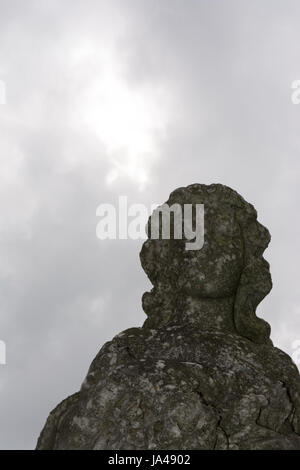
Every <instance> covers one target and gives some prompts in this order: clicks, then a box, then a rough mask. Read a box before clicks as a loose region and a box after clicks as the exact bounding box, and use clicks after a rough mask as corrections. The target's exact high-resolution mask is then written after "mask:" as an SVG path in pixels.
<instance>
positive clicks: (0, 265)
mask: <svg viewBox="0 0 300 470" xmlns="http://www.w3.org/2000/svg"><path fill="white" fill-rule="evenodd" d="M299 17H300V3H299V1H297V0H295V1H292V0H280V1H279V0H235V1H233V0H214V1H211V0H186V1H184V0H59V1H57V0H51V1H49V0H27V1H26V2H25V1H24V0H7V1H6V0H0V80H2V81H3V82H4V83H5V85H6V104H1V105H0V162H1V167H0V305H1V310H0V311H1V314H0V340H3V341H5V343H6V346H7V364H6V365H1V366H0V416H1V419H0V448H1V449H32V448H34V446H35V444H36V440H37V438H38V435H39V433H40V431H41V429H42V427H43V425H44V422H45V420H46V418H47V416H48V413H49V412H50V410H51V409H52V408H53V407H54V406H56V405H57V404H58V403H59V402H60V401H61V400H62V399H63V398H65V397H66V396H68V395H70V394H71V393H73V392H75V391H77V390H78V389H79V387H80V385H81V382H82V381H83V379H84V377H85V375H86V373H87V370H88V367H89V364H90V363H91V361H92V359H93V357H94V356H95V355H96V353H97V352H98V350H99V349H100V347H101V346H102V345H103V343H104V342H106V341H108V340H110V339H111V338H112V337H113V336H114V335H115V334H117V333H118V332H120V331H121V330H124V329H126V328H128V327H131V326H141V325H142V323H143V321H144V319H145V314H144V313H143V311H142V308H141V300H140V299H141V296H142V294H143V292H144V291H145V290H147V289H149V288H150V283H149V281H148V280H147V278H146V275H145V274H144V272H143V270H142V268H141V266H140V263H139V256H138V255H139V251H140V248H141V244H142V241H132V240H121V241H113V240H112V241H107V240H106V241H100V240H99V239H97V237H96V225H97V218H96V208H97V206H98V205H99V204H100V203H116V202H117V200H118V196H119V195H127V196H128V198H129V203H144V204H146V205H147V206H150V204H152V203H162V202H164V201H165V200H167V198H168V195H169V193H170V192H171V191H172V190H173V189H175V188H176V187H178V186H185V185H187V184H191V183H205V184H209V183H213V182H217V183H223V184H226V185H229V186H231V187H232V188H234V189H236V190H237V191H238V192H239V193H240V194H242V196H243V197H244V198H245V199H246V200H247V201H249V202H251V203H253V204H254V205H255V207H256V209H257V211H258V214H259V220H260V221H261V222H262V223H263V224H264V225H266V226H267V227H268V228H269V230H270V232H271V234H272V242H271V245H270V247H269V248H268V250H267V251H266V253H265V256H266V258H267V260H268V261H269V262H270V264H271V272H272V277H273V284H274V287H273V290H272V292H271V294H270V295H269V296H268V297H267V298H266V299H265V300H264V301H263V302H262V304H261V305H260V307H259V315H260V316H262V317H263V318H265V319H266V320H267V321H269V322H270V324H271V326H272V339H273V342H274V343H275V345H276V346H278V347H280V348H281V349H283V350H284V351H286V352H288V353H289V354H292V353H293V351H294V349H293V342H294V341H296V340H300V325H299V315H300V289H299V265H300V256H299V253H300V250H299V247H298V243H299V238H300V219H299V192H300V190H299V169H300V162H299V158H300V154H299V150H300V133H299V123H300V105H298V106H297V105H294V104H292V102H291V84H292V81H293V80H297V79H300V62H299V57H300V28H299ZM299 356H300V355H299ZM299 359H300V357H299Z"/></svg>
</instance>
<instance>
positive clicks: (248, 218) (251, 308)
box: [140, 184, 272, 343]
mask: <svg viewBox="0 0 300 470" xmlns="http://www.w3.org/2000/svg"><path fill="white" fill-rule="evenodd" d="M174 203H179V204H181V205H182V204H195V203H204V204H208V205H210V206H212V207H213V208H214V210H215V211H220V212H222V210H224V209H226V210H227V211H228V209H229V210H231V211H232V210H233V211H234V215H235V219H236V221H237V222H238V224H239V226H240V231H241V234H242V241H243V248H244V253H243V259H244V263H243V269H242V274H241V276H240V280H239V284H238V286H237V290H236V294H235V302H234V309H233V319H234V325H235V328H236V331H237V333H238V334H240V335H241V336H244V337H246V338H248V339H250V340H252V341H253V342H256V343H269V342H270V325H269V324H268V323H267V322H265V321H264V320H262V319H260V318H258V317H257V316H256V313H255V312H256V308H257V306H258V304H259V303H260V302H261V301H262V299H263V298H264V297H265V296H266V295H267V294H268V293H269V292H270V290H271V288H272V281H271V275H270V271H269V264H268V262H267V261H266V260H265V259H264V258H263V252H264V251H265V249H266V248H267V246H268V244H269V242H270V239H271V237H270V234H269V231H268V230H267V229H266V228H265V227H263V226H262V225H261V224H260V223H259V222H258V221H257V212H256V210H255V208H254V207H253V206H252V205H251V204H249V203H248V202H246V201H245V200H244V199H243V198H242V197H241V196H240V195H239V194H238V193H237V192H236V191H234V190H232V189H231V188H229V187H227V186H224V185H221V184H212V185H208V186H207V185H202V184H192V185H190V186H187V187H186V188H179V189H176V190H175V191H173V192H172V193H171V194H170V197H169V199H168V201H167V204H168V205H170V206H171V205H172V204H174ZM149 223H150V219H149ZM182 255H183V243H182V240H174V239H171V240H161V239H160V240H154V239H148V240H147V241H146V242H145V243H144V244H143V247H142V250H141V253H140V259H141V263H142V266H143V269H144V270H145V272H146V274H147V275H148V277H149V279H150V281H151V282H152V284H153V286H154V287H153V289H152V290H151V292H150V293H149V292H146V293H145V294H144V296H143V309H144V311H145V313H146V314H147V316H148V318H147V320H146V321H145V324H144V326H145V327H151V328H152V327H153V328H155V327H159V326H163V325H166V324H167V323H169V322H170V320H171V319H172V317H173V313H174V311H175V310H176V309H177V308H178V305H179V304H180V297H181V293H180V292H178V289H177V288H176V277H178V272H179V269H180V257H181V256H182ZM174 260H175V261H176V262H174Z"/></svg>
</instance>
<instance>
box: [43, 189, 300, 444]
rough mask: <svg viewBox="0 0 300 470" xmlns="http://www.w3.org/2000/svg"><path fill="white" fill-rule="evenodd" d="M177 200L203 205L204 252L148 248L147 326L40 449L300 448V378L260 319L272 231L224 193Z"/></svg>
mask: <svg viewBox="0 0 300 470" xmlns="http://www.w3.org/2000/svg"><path fill="white" fill-rule="evenodd" d="M174 203H178V204H180V205H183V204H198V203H201V204H204V208H205V237H204V246H203V247H202V249H201V250H190V251H188V250H185V240H184V239H181V240H180V239H174V237H171V239H169V240H164V239H157V240H154V239H150V238H149V239H148V240H147V241H146V242H145V243H144V245H143V247H142V250H141V253H140V258H141V262H142V266H143V268H144V270H145V271H146V273H147V275H148V277H149V279H150V281H151V282H152V284H153V289H152V290H151V292H147V293H145V294H144V295H143V309H144V311H145V313H146V314H147V319H146V320H145V322H144V324H143V326H142V327H140V328H130V329H128V330H125V331H123V332H122V333H120V334H118V335H117V336H115V337H114V338H113V339H112V341H110V342H108V343H106V344H105V345H104V346H103V347H102V349H101V350H100V352H99V353H98V355H97V356H96V358H95V359H94V361H93V362H92V364H91V366H90V369H89V371H88V374H87V377H86V379H85V381H84V383H83V385H82V387H81V390H80V391H79V392H78V393H75V394H74V395H72V396H71V397H69V398H67V399H66V400H64V401H63V402H62V403H61V404H59V405H58V406H57V407H56V408H55V409H54V410H53V411H52V412H51V413H50V416H49V418H48V420H47V423H46V425H45V427H44V429H43V431H42V433H41V435H40V438H39V440H38V444H37V449H112V450H114V449H118V450H121V449H178V450H192V449H300V376H299V372H298V370H297V368H296V366H295V364H294V363H293V362H292V360H291V359H290V357H289V356H288V355H287V354H285V353H284V352H282V351H280V350H279V349H277V348H275V347H274V346H273V344H272V342H271V340H270V326H269V324H268V323H266V322H265V321H264V320H262V319H260V318H258V317H257V316H256V307H257V305H258V304H259V303H260V302H261V300H262V299H263V298H264V297H265V296H266V295H267V294H268V293H269V291H270V290H271V287H272V281H271V276H270V272H269V265H268V263H267V262H266V260H265V259H264V258H263V252H264V250H265V249H266V247H267V246H268V243H269V241H270V234H269V232H268V230H267V229H266V228H265V227H263V226H262V225H261V224H260V223H259V222H258V221H257V213H256V211H255V209H254V207H253V206H252V205H251V204H249V203H247V202H246V201H245V200H244V199H243V198H242V197H241V196H240V195H239V194H238V193H237V192H235V191H233V190H232V189H230V188H228V187H226V186H223V185H220V184H213V185H209V186H206V185H200V184H193V185H190V186H188V187H186V188H179V189H177V190H175V191H174V192H172V193H171V195H170V197H169V199H168V201H167V204H168V205H170V206H171V205H172V204H174ZM150 227H151V220H149V223H148V229H149V228H150ZM148 233H149V230H148Z"/></svg>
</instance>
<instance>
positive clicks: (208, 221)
mask: <svg viewBox="0 0 300 470" xmlns="http://www.w3.org/2000/svg"><path fill="white" fill-rule="evenodd" d="M204 211H205V212H204V225H205V231H204V234H205V235H204V246H203V248H202V249H201V250H191V251H188V250H184V252H183V259H182V266H181V269H180V273H179V278H178V287H179V289H180V290H181V291H183V292H184V293H186V294H187V295H191V296H193V297H199V298H200V297H210V298H220V297H226V296H229V295H233V294H234V293H235V291H236V289H237V287H238V284H239V279H240V275H241V272H242V269H243V264H244V262H243V255H244V254H243V238H242V233H241V229H240V226H239V224H238V223H237V221H236V220H235V215H234V210H233V209H231V208H228V207H227V208H224V210H223V211H222V208H220V207H219V208H218V211H216V210H215V209H214V208H213V207H209V205H207V204H206V205H205V209H204Z"/></svg>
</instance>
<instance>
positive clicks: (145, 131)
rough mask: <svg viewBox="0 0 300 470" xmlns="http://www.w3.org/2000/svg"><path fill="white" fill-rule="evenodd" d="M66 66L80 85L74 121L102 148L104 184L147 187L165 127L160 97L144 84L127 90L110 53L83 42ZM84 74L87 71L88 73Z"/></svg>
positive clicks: (153, 88)
mask: <svg viewBox="0 0 300 470" xmlns="http://www.w3.org/2000/svg"><path fill="white" fill-rule="evenodd" d="M71 64H72V66H73V67H74V69H75V71H76V74H77V76H78V77H80V76H82V75H81V74H80V69H81V70H82V69H83V70H85V72H84V76H85V79H84V80H82V81H81V83H80V87H79V93H78V97H77V104H76V108H77V109H76V110H75V116H76V121H77V125H80V126H84V127H88V129H89V131H92V132H93V133H95V134H96V135H97V136H98V138H99V140H100V141H101V143H102V144H104V146H105V148H106V151H107V155H108V156H109V159H110V163H111V169H110V171H109V172H108V174H107V175H106V182H107V184H112V183H113V182H114V181H115V180H117V179H118V178H119V177H121V176H125V177H127V178H129V179H131V180H132V181H134V182H135V183H137V185H138V187H139V189H143V188H144V187H145V185H146V184H147V181H148V178H149V172H150V167H151V162H152V161H153V159H154V158H155V157H156V156H157V152H158V149H157V145H156V140H157V138H159V137H161V135H162V134H163V131H164V129H165V126H166V123H167V112H166V100H165V98H166V94H165V92H164V91H163V90H161V89H156V88H155V87H152V88H149V85H148V86H147V87H146V86H143V85H140V86H137V85H136V84H135V86H134V87H132V86H130V84H129V83H128V82H127V80H126V78H125V77H124V74H122V70H121V64H120V63H119V62H118V58H117V57H116V54H115V52H114V51H113V50H112V49H111V50H109V48H106V49H105V50H103V48H102V49H100V48H98V47H97V45H96V44H95V43H93V42H92V41H89V42H87V43H85V44H84V45H83V44H80V45H79V46H78V47H75V48H74V49H73V51H72V53H71ZM88 71H89V72H88Z"/></svg>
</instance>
